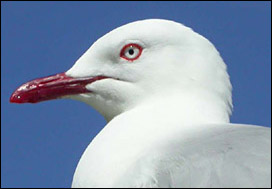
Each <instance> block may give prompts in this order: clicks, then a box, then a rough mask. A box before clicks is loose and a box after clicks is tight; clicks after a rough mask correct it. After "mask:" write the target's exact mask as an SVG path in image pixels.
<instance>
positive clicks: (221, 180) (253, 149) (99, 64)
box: [10, 19, 271, 188]
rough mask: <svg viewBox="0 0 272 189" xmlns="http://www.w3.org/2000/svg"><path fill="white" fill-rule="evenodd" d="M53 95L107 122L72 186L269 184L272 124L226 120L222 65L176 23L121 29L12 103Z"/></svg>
mask: <svg viewBox="0 0 272 189" xmlns="http://www.w3.org/2000/svg"><path fill="white" fill-rule="evenodd" d="M59 98H70V99H75V100H79V101H82V102H85V103H87V104H89V105H90V106H92V107H93V108H94V109H96V110H97V111H98V112H99V113H101V114H102V115H103V116H104V117H105V119H106V121H107V125H106V126H105V127H104V128H103V129H102V130H101V132H100V133H99V134H98V135H97V136H96V137H95V138H94V139H93V140H92V141H91V143H90V144H89V145H88V147H87V149H86V150H85V152H84V153H83V155H82V157H81V159H80V160H79V163H78V166H77V168H76V170H75V173H74V177H73V182H72V187H75V188H76V187H254V188H255V187H271V129H270V128H267V127H263V126H256V125H246V124H234V123H230V119H229V117H230V115H231V112H232V86H231V83H230V79H229V75H228V73H227V68H226V65H225V63H224V61H223V60H222V58H221V56H220V54H219V53H218V51H217V50H216V48H215V47H214V45H213V44H212V43H211V42H209V40H207V39H206V38H204V37H203V36H201V35H200V34H198V33H196V32H194V31H193V30H192V29H191V28H189V27H186V26H184V25H182V24H180V23H177V22H174V21H170V20H163V19H146V20H140V21H135V22H132V23H129V24H126V25H124V26H121V27H118V28H116V29H114V30H112V31H111V32H109V33H107V34H106V35H104V36H103V37H101V38H100V39H98V40H97V41H96V42H95V43H94V44H93V45H92V46H91V47H90V48H89V49H88V50H87V51H86V52H85V53H84V54H83V55H82V56H81V57H80V58H79V59H78V60H77V61H76V62H75V64H74V66H73V67H72V68H71V69H69V70H68V71H66V72H65V73H60V74H56V75H52V76H49V77H44V78H39V79H36V80H33V81H30V82H27V83H25V84H23V85H22V86H21V87H19V88H18V89H17V90H15V92H14V93H13V94H12V96H11V98H10V102H12V103H37V102H41V101H45V100H51V99H59ZM91 126H92V125H91V124H90V129H91Z"/></svg>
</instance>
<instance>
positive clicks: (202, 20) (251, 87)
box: [1, 1, 271, 187]
mask: <svg viewBox="0 0 272 189" xmlns="http://www.w3.org/2000/svg"><path fill="white" fill-rule="evenodd" d="M1 11H2V13H1V38H2V40H1V54H2V56H1V62H2V63H1V131H2V132H1V165H2V166H1V181H2V182H1V187H70V185H71V181H72V177H73V173H74V170H75V168H76V166H77V163H78V160H79V158H80V157H81V154H82V153H83V151H84V149H85V148H86V147H87V145H88V144H89V142H90V141H91V140H92V138H93V137H94V136H95V135H96V134H97V133H98V132H99V131H100V130H101V129H102V128H103V126H104V125H105V123H106V122H105V120H104V119H103V117H102V116H101V115H99V114H98V113H97V112H96V111H95V110H94V109H92V108H91V107H89V106H87V105H85V104H83V103H81V102H77V101H72V100H54V101H48V102H42V103H39V104H35V105H33V104H22V105H17V104H10V103H9V97H10V95H11V94H12V92H13V91H14V90H15V89H16V88H17V87H18V86H19V85H20V84H22V83H24V82H26V81H28V80H31V79H34V78H37V77H42V76H47V75H50V74H54V73H58V72H64V71H66V70H68V69H69V68H70V67H71V66H72V65H73V64H74V62H75V61H76V60H77V59H78V58H79V57H80V56H81V54H82V53H83V52H84V51H85V50H86V49H87V48H88V47H89V46H90V45H91V44H92V43H93V42H94V41H95V40H96V39H98V38H99V37H101V36H102V35H104V34H105V33H107V32H109V31H111V30H112V29H114V28H116V27H118V26H121V25H123V24H125V23H128V22H131V21H135V20H139V19H145V18H165V19H171V20H175V21H177V22H181V23H184V24H185V25H187V26H189V27H192V28H193V29H194V30H195V31H197V32H198V33H200V34H202V35H204V36H205V37H206V38H208V39H209V40H211V41H212V42H213V43H214V44H215V46H216V47H217V49H218V50H219V51H220V53H221V55H222V57H223V59H224V60H225V62H226V64H227V65H228V71H229V74H230V77H231V81H232V84H233V88H234V90H233V101H234V112H233V116H232V117H231V120H232V122H235V123H249V124H256V125H266V126H271V116H270V114H271V106H270V105H271V17H270V16H271V3H270V2H209V3H206V2H3V1H2V2H1Z"/></svg>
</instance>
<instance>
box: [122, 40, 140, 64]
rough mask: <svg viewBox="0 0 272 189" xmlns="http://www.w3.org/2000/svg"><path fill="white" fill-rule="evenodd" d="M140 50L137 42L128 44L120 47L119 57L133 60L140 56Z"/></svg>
mask: <svg viewBox="0 0 272 189" xmlns="http://www.w3.org/2000/svg"><path fill="white" fill-rule="evenodd" d="M142 50H143V48H142V47H141V46H140V45H138V44H134V43H133V44H128V45H125V46H124V47H123V48H122V50H121V52H120V57H121V58H124V59H126V60H128V61H133V60H136V59H137V58H139V57H140V55H141V53H142Z"/></svg>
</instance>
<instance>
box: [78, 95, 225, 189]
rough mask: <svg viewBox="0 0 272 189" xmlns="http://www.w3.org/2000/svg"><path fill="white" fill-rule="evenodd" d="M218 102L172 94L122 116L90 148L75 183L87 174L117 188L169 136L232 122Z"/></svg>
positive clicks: (98, 182)
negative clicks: (117, 182) (79, 176)
mask: <svg viewBox="0 0 272 189" xmlns="http://www.w3.org/2000/svg"><path fill="white" fill-rule="evenodd" d="M201 98H205V99H206V100H203V99H201ZM211 101H213V102H211ZM215 102H216V100H215V99H214V98H211V99H209V98H208V97H207V96H205V97H204V96H203V97H198V98H195V97H194V96H187V97H186V96H183V97H180V96H179V97H176V96H175V95H170V96H169V95H168V98H164V97H163V96H160V97H153V98H152V99H149V100H148V101H146V102H143V103H140V104H139V105H138V106H137V107H134V108H132V109H130V110H128V111H126V112H123V113H121V114H120V115H118V116H116V117H115V118H114V119H112V120H111V121H110V122H109V123H108V124H107V125H106V126H105V128H104V129H103V130H102V131H101V132H100V133H99V134H98V135H97V136H96V137H95V139H94V140H93V141H92V142H91V144H90V145H89V146H88V148H87V149H86V151H85V152H84V154H83V156H82V158H81V160H80V163H79V165H78V167H77V171H76V173H75V177H74V178H75V180H79V179H82V178H78V175H81V176H82V175H84V177H86V178H84V180H86V182H87V180H91V181H92V183H93V186H94V187H95V186H99V185H100V184H101V183H102V184H103V180H106V181H107V182H108V183H109V187H110V186H114V184H115V183H113V182H115V181H118V180H119V178H120V179H121V178H122V177H123V176H124V174H126V173H127V172H131V170H130V171H129V170H128V169H134V168H133V167H131V166H132V165H133V162H135V161H138V160H139V159H141V156H142V155H143V154H145V155H146V153H150V151H152V150H151V149H153V147H154V146H155V145H157V144H160V143H161V144H163V143H164V142H165V141H167V138H168V139H169V136H170V138H172V136H174V135H175V136H176V133H181V135H180V136H182V132H184V133H186V132H187V131H188V130H190V127H194V126H195V125H198V126H199V125H201V124H205V123H226V122H228V115H225V114H227V113H226V112H225V111H223V108H222V104H220V103H219V102H216V103H215ZM148 156H149V155H148ZM137 170H138V169H137ZM135 174H136V173H135ZM137 174H139V175H140V174H141V172H139V173H137ZM132 177H133V176H132ZM111 180H112V182H111Z"/></svg>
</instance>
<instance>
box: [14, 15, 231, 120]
mask: <svg viewBox="0 0 272 189" xmlns="http://www.w3.org/2000/svg"><path fill="white" fill-rule="evenodd" d="M198 92H204V93H207V94H212V95H214V96H215V97H216V98H218V99H220V100H221V101H222V104H225V110H226V112H227V114H229V113H230V112H231V106H232V105H231V104H232V103H231V84H230V81H229V76H228V74H227V72H226V66H225V64H224V62H223V60H222V59H221V57H220V55H219V53H218V52H217V50H216V49H215V48H214V46H213V45H212V44H211V43H210V42H209V41H208V40H207V39H206V38H204V37H202V36H201V35H199V34H197V33H195V32H194V31H193V30H191V29H190V28H188V27H185V26H184V25H182V24H179V23H176V22H173V21H168V20H161V19H149V20H142V21H136V22H132V23H129V24H126V25H124V26H121V27H119V28H117V29H115V30H113V31H111V32H109V33H107V34H106V35H104V36H103V37H101V38H100V39H98V40H97V41H96V42H95V43H94V44H93V45H92V46H91V47H90V48H89V49H88V50H87V51H86V52H85V53H84V54H83V55H82V56H81V57H80V58H79V59H78V60H77V61H76V63H75V64H74V66H73V67H72V68H71V69H69V70H68V71H67V72H65V73H61V74H57V75H53V76H49V77H44V78H40V79H36V80H33V81H30V82H27V83H25V84H23V85H22V86H20V87H19V88H18V89H17V90H16V91H15V92H14V93H13V94H12V96H11V98H10V101H11V102H14V103H27V102H28V103H36V102H41V101H45V100H51V99H57V98H72V99H77V100H80V101H83V102H86V103H88V104H90V105H91V106H93V107H94V108H95V109H96V110H98V111H99V112H100V113H101V114H102V115H103V116H104V117H105V118H106V119H107V120H110V119H112V118H113V117H114V116H116V115H118V114H120V113H122V112H124V111H126V110H128V109H130V108H133V107H135V106H136V105H137V104H139V103H142V102H144V101H148V100H151V99H152V98H155V97H156V96H160V97H162V98H164V97H165V98H167V96H172V95H171V94H189V93H198ZM168 94H170V95H168ZM181 98H182V95H181Z"/></svg>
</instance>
